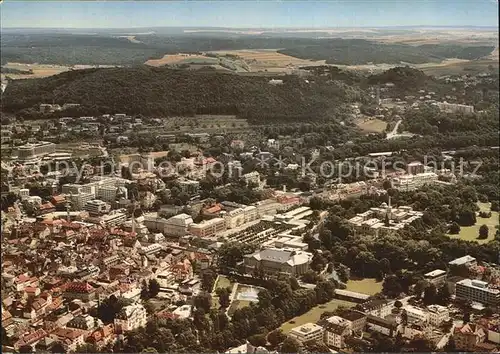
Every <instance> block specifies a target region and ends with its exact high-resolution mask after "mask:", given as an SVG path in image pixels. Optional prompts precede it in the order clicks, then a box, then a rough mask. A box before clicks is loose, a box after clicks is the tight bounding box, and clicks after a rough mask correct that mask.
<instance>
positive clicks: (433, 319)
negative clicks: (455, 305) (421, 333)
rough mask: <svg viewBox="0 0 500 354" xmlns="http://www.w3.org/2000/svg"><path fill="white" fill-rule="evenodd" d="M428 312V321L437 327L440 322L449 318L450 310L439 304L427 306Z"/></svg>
mask: <svg viewBox="0 0 500 354" xmlns="http://www.w3.org/2000/svg"><path fill="white" fill-rule="evenodd" d="M427 311H428V312H429V323H430V324H431V325H433V326H434V327H439V326H440V325H441V323H443V322H445V321H448V320H449V319H450V311H449V310H448V308H447V307H444V306H440V305H429V306H427Z"/></svg>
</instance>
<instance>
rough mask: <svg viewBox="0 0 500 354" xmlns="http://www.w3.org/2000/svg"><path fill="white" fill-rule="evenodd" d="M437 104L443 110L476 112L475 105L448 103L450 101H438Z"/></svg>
mask: <svg viewBox="0 0 500 354" xmlns="http://www.w3.org/2000/svg"><path fill="white" fill-rule="evenodd" d="M436 105H437V106H438V108H439V109H440V110H441V111H445V112H450V113H463V114H472V113H474V106H468V105H465V104H457V103H448V102H437V103H436Z"/></svg>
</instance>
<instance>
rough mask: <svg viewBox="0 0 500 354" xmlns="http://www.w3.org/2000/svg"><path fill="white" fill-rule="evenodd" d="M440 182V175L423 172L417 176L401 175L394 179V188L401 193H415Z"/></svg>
mask: <svg viewBox="0 0 500 354" xmlns="http://www.w3.org/2000/svg"><path fill="white" fill-rule="evenodd" d="M437 181H438V175H437V174H435V173H434V172H423V173H417V174H414V175H412V174H408V175H401V176H398V177H396V178H393V180H392V184H393V186H394V188H396V189H398V190H400V191H413V190H416V189H419V188H421V187H423V186H424V185H426V184H433V183H436V182H437Z"/></svg>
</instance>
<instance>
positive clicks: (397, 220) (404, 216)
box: [348, 200, 423, 237]
mask: <svg viewBox="0 0 500 354" xmlns="http://www.w3.org/2000/svg"><path fill="white" fill-rule="evenodd" d="M422 216H423V213H422V212H419V211H414V210H413V209H412V208H411V207H410V206H400V207H398V208H393V207H391V203H390V200H389V205H387V204H386V203H382V205H381V206H380V207H378V208H370V210H368V211H365V212H364V213H360V214H357V215H356V216H355V217H353V218H351V219H349V220H348V223H349V224H350V225H352V226H353V228H354V230H355V231H356V232H358V233H360V234H363V235H370V236H375V237H377V236H379V235H380V236H382V235H386V234H391V233H394V232H396V231H398V230H401V229H403V228H405V227H406V226H408V225H410V224H411V223H413V222H414V221H416V220H419V219H421V218H422Z"/></svg>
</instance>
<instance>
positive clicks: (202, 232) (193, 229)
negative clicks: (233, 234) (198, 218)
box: [188, 218, 226, 237]
mask: <svg viewBox="0 0 500 354" xmlns="http://www.w3.org/2000/svg"><path fill="white" fill-rule="evenodd" d="M188 230H189V232H190V233H191V234H193V235H195V236H198V237H212V236H215V235H217V234H218V233H220V232H222V231H224V230H226V221H225V220H224V219H222V218H213V219H210V220H206V221H202V222H201V223H191V224H190V225H189V228H188Z"/></svg>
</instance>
